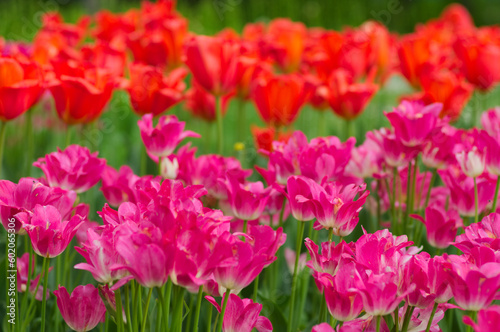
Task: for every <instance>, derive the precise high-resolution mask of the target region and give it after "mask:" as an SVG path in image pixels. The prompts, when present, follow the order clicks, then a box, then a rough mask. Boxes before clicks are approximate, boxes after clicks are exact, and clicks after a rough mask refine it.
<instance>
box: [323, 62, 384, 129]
mask: <svg viewBox="0 0 500 332" xmlns="http://www.w3.org/2000/svg"><path fill="white" fill-rule="evenodd" d="M328 88H329V90H330V99H329V101H330V107H331V108H332V109H333V112H335V114H337V115H338V116H340V117H341V118H343V119H346V120H353V119H355V118H357V117H358V116H359V115H361V113H362V112H363V111H364V109H365V107H366V105H368V103H369V102H370V100H371V98H372V97H373V96H374V95H375V93H376V92H377V90H378V85H376V84H373V83H368V82H365V83H356V82H354V78H353V76H352V75H351V74H350V73H349V72H347V71H346V70H344V69H337V70H335V71H334V72H333V73H332V75H331V76H330V79H329V87H328Z"/></svg>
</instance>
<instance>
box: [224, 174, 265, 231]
mask: <svg viewBox="0 0 500 332" xmlns="http://www.w3.org/2000/svg"><path fill="white" fill-rule="evenodd" d="M226 177H227V180H228V182H229V183H228V193H229V196H228V198H229V203H230V205H231V209H232V210H233V213H234V214H235V216H236V217H237V218H239V219H242V220H244V221H245V222H246V221H248V220H254V219H257V218H259V217H260V216H261V215H262V213H263V212H264V208H265V206H266V204H267V201H268V199H269V195H268V193H269V190H265V189H264V185H263V184H262V182H254V183H245V184H241V183H239V182H238V179H237V178H236V177H235V176H233V175H232V174H231V173H228V174H227V175H226ZM244 228H246V227H244ZM245 231H246V229H245V230H244V231H243V232H245Z"/></svg>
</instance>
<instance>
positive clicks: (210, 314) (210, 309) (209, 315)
mask: <svg viewBox="0 0 500 332" xmlns="http://www.w3.org/2000/svg"><path fill="white" fill-rule="evenodd" d="M213 309H214V306H213V305H210V308H208V316H207V332H211V331H212V310H213Z"/></svg>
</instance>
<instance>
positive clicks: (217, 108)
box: [215, 96, 224, 155]
mask: <svg viewBox="0 0 500 332" xmlns="http://www.w3.org/2000/svg"><path fill="white" fill-rule="evenodd" d="M215 117H216V120H217V153H218V154H220V155H222V151H223V146H224V143H223V140H224V138H223V130H224V129H223V124H222V105H221V97H220V96H215Z"/></svg>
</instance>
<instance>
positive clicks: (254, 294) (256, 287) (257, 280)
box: [252, 274, 260, 302]
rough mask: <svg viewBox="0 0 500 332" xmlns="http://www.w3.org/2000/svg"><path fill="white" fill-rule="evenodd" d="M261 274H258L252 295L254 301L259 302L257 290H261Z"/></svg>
mask: <svg viewBox="0 0 500 332" xmlns="http://www.w3.org/2000/svg"><path fill="white" fill-rule="evenodd" d="M259 276H260V274H258V275H257V277H256V278H255V280H254V282H253V295H252V300H253V301H254V302H257V292H258V291H259Z"/></svg>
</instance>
